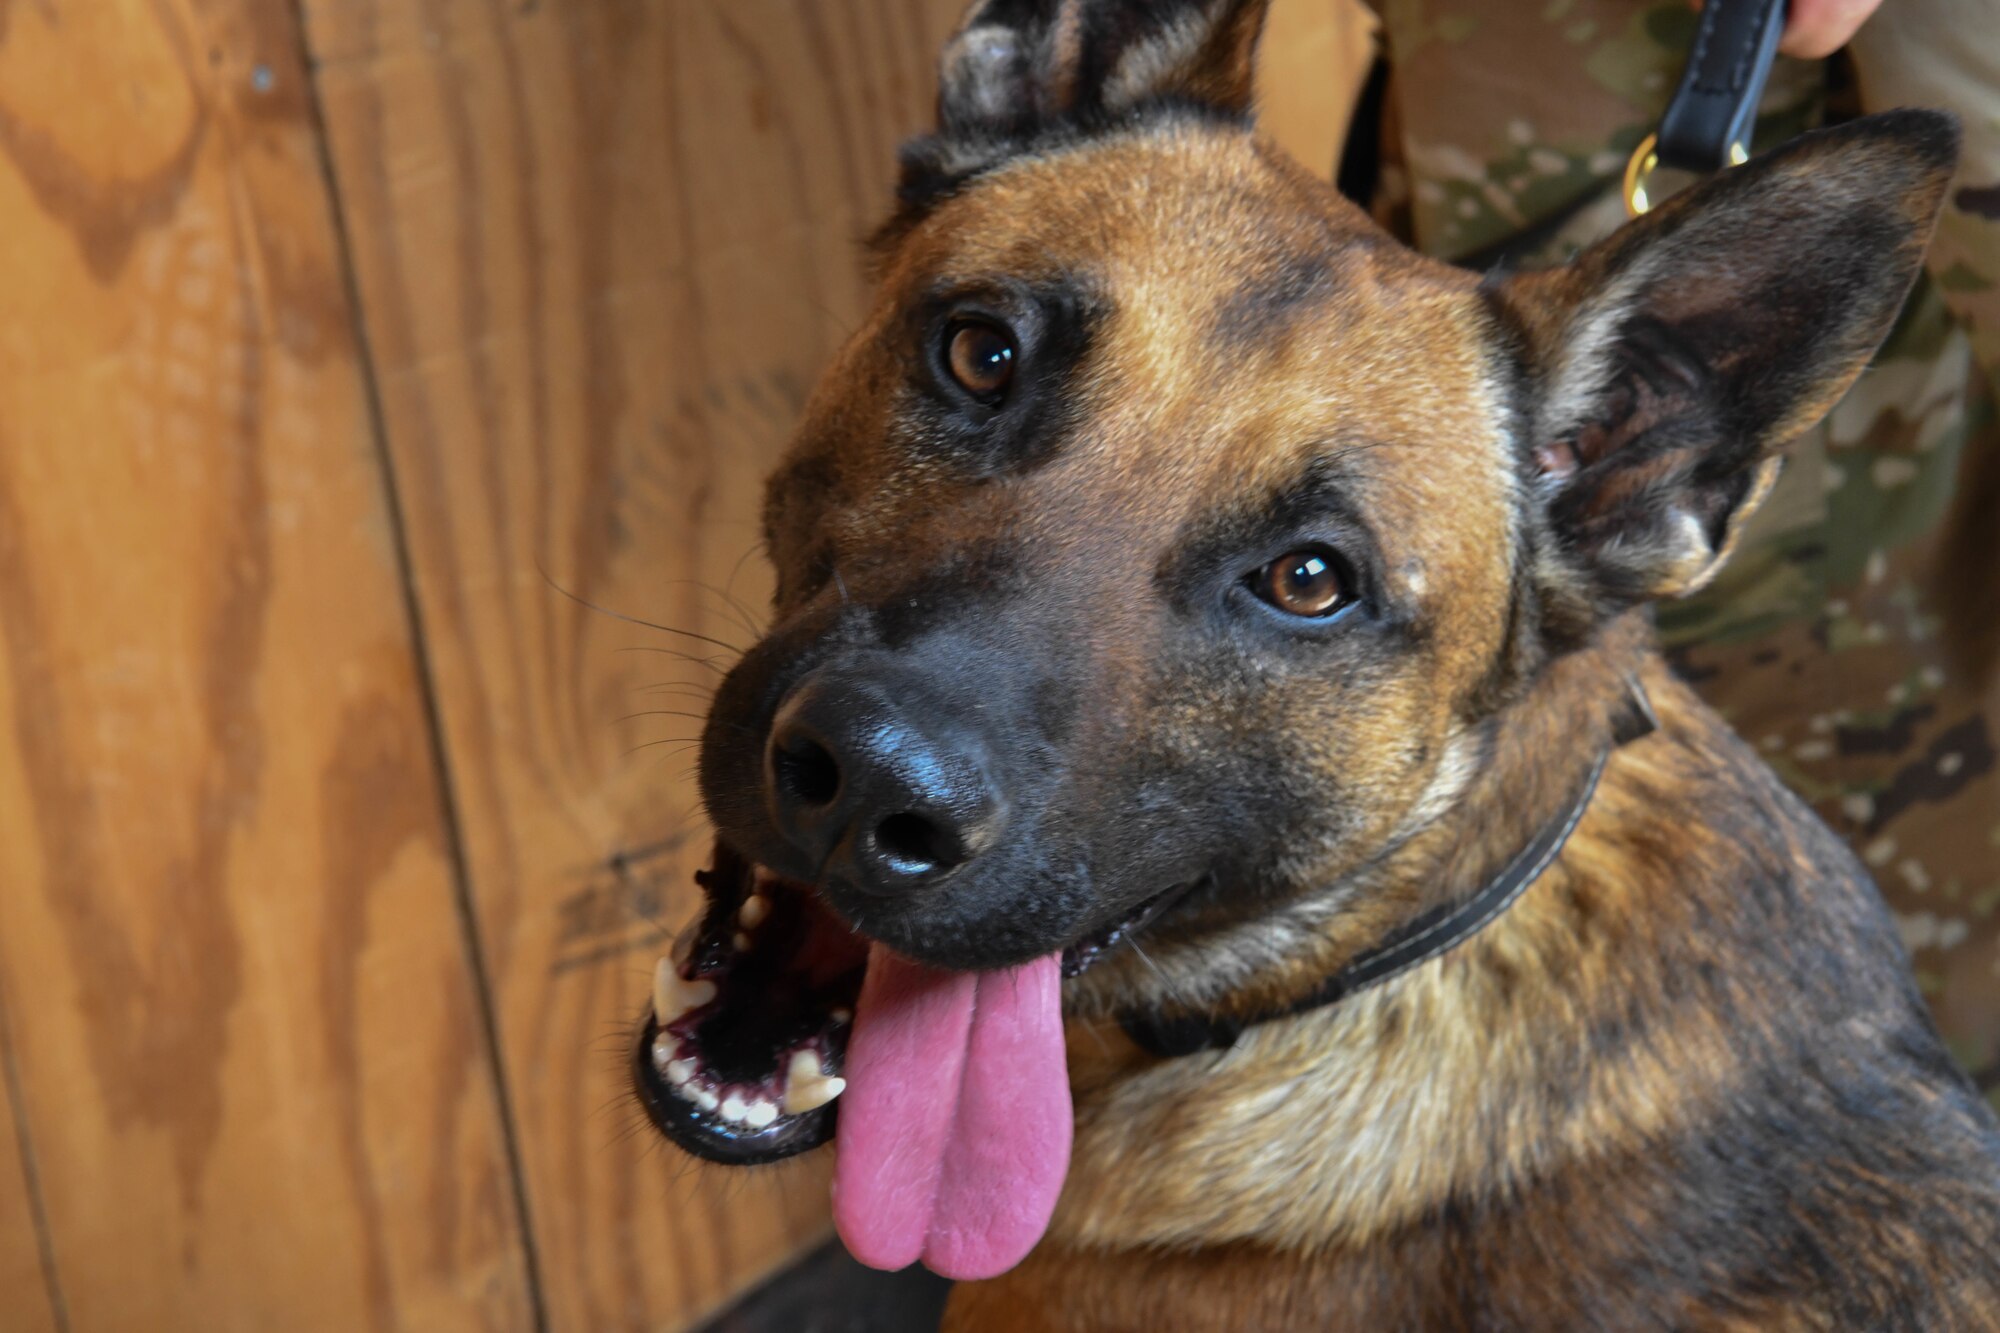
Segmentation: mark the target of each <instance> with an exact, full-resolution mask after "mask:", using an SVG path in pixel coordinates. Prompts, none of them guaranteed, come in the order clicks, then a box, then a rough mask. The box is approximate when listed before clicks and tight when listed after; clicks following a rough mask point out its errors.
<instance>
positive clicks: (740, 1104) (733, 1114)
mask: <svg viewBox="0 0 2000 1333" xmlns="http://www.w3.org/2000/svg"><path fill="white" fill-rule="evenodd" d="M749 1113H750V1105H749V1103H748V1102H745V1101H744V1100H743V1098H742V1097H741V1096H739V1095H738V1094H736V1093H733V1092H732V1093H730V1094H729V1095H728V1096H727V1097H724V1098H723V1099H722V1118H723V1119H724V1120H727V1121H728V1122H729V1123H730V1124H732V1125H740V1124H742V1123H743V1117H744V1116H746V1115H748V1114H749Z"/></svg>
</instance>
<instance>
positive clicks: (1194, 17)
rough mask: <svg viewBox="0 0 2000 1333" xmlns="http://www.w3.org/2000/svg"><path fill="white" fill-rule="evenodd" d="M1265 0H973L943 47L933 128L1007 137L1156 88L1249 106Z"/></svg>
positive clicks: (1144, 97) (1095, 112)
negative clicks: (1253, 66)
mask: <svg viewBox="0 0 2000 1333" xmlns="http://www.w3.org/2000/svg"><path fill="white" fill-rule="evenodd" d="M1267 7H1268V0H975V3H974V4H973V6H972V8H971V9H970V10H969V11H967V13H966V16H965V19H964V21H963V22H962V23H961V24H960V25H959V29H958V32H957V33H956V34H955V35H954V36H953V37H952V39H951V41H950V42H948V43H947V44H946V46H945V48H944V55H943V57H942V59H941V60H940V63H939V70H938V128H939V130H940V132H942V133H943V134H945V135H950V136H970V137H974V138H980V139H986V140H989V141H990V140H1007V139H1017V138H1021V137H1024V136H1026V135H1029V134H1032V133H1034V132H1036V131H1037V130H1040V129H1044V128H1048V127H1051V126H1055V125H1060V124H1063V123H1065V122H1075V123H1087V122H1089V121H1091V120H1093V119H1096V118H1099V117H1103V116H1107V115H1110V116H1115V115H1117V114H1119V113H1121V112H1124V111H1128V110H1130V109H1131V108H1132V107H1134V106H1137V105H1139V104H1141V103H1143V102H1147V101H1152V100H1156V99H1163V98H1173V99H1181V100H1186V101H1192V102H1198V103H1201V104H1203V105H1205V106H1209V107H1214V108H1216V109H1219V110H1222V111H1228V112H1238V113H1241V112H1247V111H1248V110H1249V109H1250V88H1251V67H1252V64H1253V62H1254V59H1255V56H1256V50H1257V37H1258V34H1259V32H1260V31H1261V30H1262V29H1263V26H1264V11H1265V9H1266V8H1267Z"/></svg>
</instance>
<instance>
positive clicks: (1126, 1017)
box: [1118, 678, 1660, 1059]
mask: <svg viewBox="0 0 2000 1333" xmlns="http://www.w3.org/2000/svg"><path fill="white" fill-rule="evenodd" d="M1626 684H1627V686H1628V688H1629V692H1630V696H1631V697H1630V699H1629V701H1628V704H1627V707H1626V708H1625V710H1624V711H1623V712H1622V713H1621V714H1620V715H1619V717H1618V720H1617V721H1616V722H1615V723H1614V725H1613V727H1612V734H1611V741H1610V743H1609V744H1607V745H1606V746H1605V747H1604V748H1603V749H1602V750H1600V751H1599V752H1598V754H1597V758H1596V759H1595V760H1593V761H1592V763H1591V766H1590V771H1589V772H1588V773H1587V774H1585V775H1584V779H1583V782H1582V784H1581V785H1580V786H1579V787H1578V788H1577V791H1576V794H1575V795H1573V796H1571V797H1570V799H1569V802H1568V804H1566V805H1565V806H1564V807H1563V808H1562V809H1561V810H1560V811H1558V812H1557V813H1556V815H1555V817H1554V818H1552V819H1550V820H1549V821H1548V822H1547V823H1545V824H1543V825H1542V826H1541V827H1540V828H1539V829H1537V830H1536V831H1535V836H1534V837H1532V838H1530V839H1529V840H1528V842H1527V845H1526V846H1524V847H1522V848H1521V850H1520V851H1518V852H1516V853H1515V854H1514V856H1513V858H1512V859H1511V860H1509V861H1508V862H1507V864H1506V866H1504V867H1503V868H1502V869H1501V871H1500V873H1499V874H1497V875H1495V876H1494V877H1493V878H1492V879H1490V880H1488V881H1487V882H1486V883H1485V884H1484V885H1483V886H1481V887H1480V888H1479V889H1478V890H1477V891H1476V892H1474V893H1473V894H1471V895H1470V896H1469V897H1467V898H1465V899H1463V900H1462V901H1460V902H1458V903H1456V904H1454V905H1452V906H1450V907H1439V908H1435V909H1433V910H1432V911H1430V912H1427V913H1425V914H1424V915H1422V916H1420V917H1418V918H1417V919H1416V920H1414V921H1411V922H1409V923H1408V924H1407V925H1404V926H1402V927H1401V928H1399V929H1398V930H1396V931H1395V932H1394V933H1392V934H1391V935H1390V936H1389V938H1388V939H1387V940H1385V941H1383V942H1382V943H1381V944H1379V945H1377V946H1375V947H1374V948H1372V949H1370V950H1368V951H1367V952H1365V953H1363V954H1362V955H1361V956H1360V957H1358V958H1355V959H1353V960H1352V961H1351V962H1349V963H1347V964H1346V965H1345V966H1344V967H1342V968H1341V969H1340V970H1339V971H1337V972H1335V973H1334V974H1333V975H1332V976H1330V977H1328V978H1327V979H1326V980H1325V981H1323V982H1321V983H1320V984H1319V985H1318V986H1317V987H1315V988H1314V989H1313V990H1311V991H1310V992H1308V993H1307V994H1306V995H1305V996H1303V997H1301V998H1300V999H1297V1000H1294V1001H1292V1002H1291V1003H1290V1004H1287V1005H1283V1006H1281V1007H1278V1008H1273V1009H1267V1010H1262V1011H1260V1012H1256V1013H1252V1014H1248V1015H1233V1014H1232V1015H1223V1014H1205V1013H1194V1014H1175V1015H1162V1014H1152V1013H1133V1012H1129V1011H1128V1012H1126V1013H1123V1014H1120V1015H1119V1017H1118V1023H1119V1026H1120V1027H1122V1028H1124V1029H1125V1034H1126V1035H1127V1036H1128V1037H1130V1038H1131V1039H1132V1040H1133V1041H1134V1042H1136V1043H1137V1044H1138V1045H1139V1047H1140V1048H1141V1049H1142V1050H1145V1051H1147V1052H1150V1053H1151V1054H1153V1055H1156V1056H1159V1057H1160V1058H1162V1059H1171V1058H1173V1057H1175V1056H1181V1055H1193V1054H1194V1053H1195V1052H1197V1051H1208V1050H1226V1049H1228V1048H1229V1047H1231V1046H1233V1045H1235V1044H1236V1038H1237V1037H1239V1036H1241V1035H1242V1033H1243V1030H1244V1029H1245V1028H1250V1027H1255V1026H1256V1025H1257V1024H1259V1023H1269V1022H1272V1021H1274V1020H1276V1019H1280V1018H1291V1017H1293V1016H1295V1015H1297V1014H1303V1013H1308V1012H1310V1011H1312V1010H1314V1009H1323V1008H1325V1007H1326V1006H1328V1005H1332V1004H1338V1003H1340V1002H1341V1001H1342V1000H1344V999H1346V998H1348V997H1349V996H1350V995H1354V994H1357V993H1359V992H1361V991H1364V990H1367V989H1368V988H1369V987H1370V986H1379V985H1380V984H1382V983H1383V982H1385V981H1387V980H1389V979H1390V978H1391V977H1395V976H1400V975H1401V974H1402V973H1404V972H1407V971H1409V970H1410V969H1411V968H1413V967H1416V966H1418V965H1419V964H1422V963H1427V962H1429V961H1430V960H1431V959H1433V958H1436V957H1437V956H1438V955H1439V954H1442V953H1444V952H1446V951H1447V950H1449V949H1452V948H1454V947H1455V946H1457V945H1459V944H1462V943H1464V942H1465V941H1466V940H1468V939H1470V938H1472V936H1474V935H1476V934H1478V933H1479V932H1480V931H1481V930H1483V929H1484V928H1485V927H1486V926H1488V925H1489V924H1491V923H1492V922H1493V921H1495V920H1497V919H1498V918H1499V916H1500V914H1501V913H1502V912H1504V911H1506V910H1507V909H1508V908H1509V907H1511V906H1513V904H1514V902H1515V901H1516V900H1517V899H1519V898H1520V896H1521V895H1522V894H1523V893H1525V892H1526V891H1527V889H1528V886H1529V885H1530V884H1533V883H1534V882H1535V881H1536V880H1537V879H1539V878H1540V877H1541V874H1542V872H1543V871H1544V870H1547V869H1548V868H1549V864H1550V863H1551V862H1552V861H1554V860H1555V859H1556V856H1557V854H1558V853H1559V852H1561V851H1562V849H1563V844H1564V843H1566V842H1568V841H1569V835H1570V834H1571V833H1574V832H1575V831H1576V826H1577V825H1578V824H1579V823H1580V822H1582V820H1583V812H1584V811H1585V810H1586V809H1588V808H1589V806H1590V798H1591V797H1592V796H1594V795H1596V793H1597V782H1598V779H1599V778H1601V777H1603V776H1604V766H1605V765H1606V764H1607V763H1609V762H1610V759H1611V752H1612V751H1613V750H1616V749H1618V748H1619V747H1620V746H1623V745H1628V744H1630V743H1631V742H1633V741H1635V740H1638V739H1639V738H1640V737H1642V736H1646V735H1650V734H1651V733H1652V732H1654V731H1656V730H1658V728H1659V725H1660V720H1659V718H1658V716H1657V715H1656V714H1655V713H1654V712H1653V704H1652V701H1651V700H1650V699H1648V698H1647V697H1646V692H1645V690H1644V689H1643V688H1641V686H1640V684H1639V682H1638V681H1637V680H1635V679H1631V678H1628V679H1627V682H1626Z"/></svg>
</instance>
